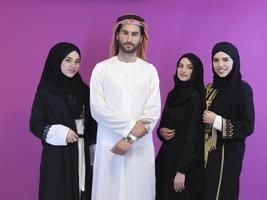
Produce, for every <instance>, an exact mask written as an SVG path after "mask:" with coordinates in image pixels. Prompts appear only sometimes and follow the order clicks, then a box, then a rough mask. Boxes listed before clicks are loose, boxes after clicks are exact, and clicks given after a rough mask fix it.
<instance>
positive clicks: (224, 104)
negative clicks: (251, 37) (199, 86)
mask: <svg viewBox="0 0 267 200" xmlns="http://www.w3.org/2000/svg"><path fill="white" fill-rule="evenodd" d="M218 52H224V53H226V54H227V55H229V56H230V57H231V59H232V60H233V67H232V70H231V71H230V73H229V74H228V75H227V76H226V77H224V78H220V77H219V76H218V75H217V74H216V72H215V71H214V69H213V67H212V71H213V84H212V86H213V87H214V88H216V89H218V93H217V95H216V97H215V99H214V100H213V102H212V104H211V106H210V108H209V109H210V110H212V111H213V112H215V113H216V114H218V115H222V116H224V117H227V116H228V114H229V113H232V112H235V110H232V109H233V108H232V107H231V105H232V104H233V101H234V98H233V97H234V94H235V93H236V92H237V90H238V88H239V86H240V84H241V82H242V80H241V78H242V76H241V73H240V58H239V53H238V50H237V48H236V47H235V46H234V45H233V44H231V43H229V42H219V43H217V44H216V45H215V46H214V47H213V49H212V57H211V59H212V60H213V57H214V55H215V54H216V53H218Z"/></svg>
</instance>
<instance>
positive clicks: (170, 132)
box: [159, 128, 175, 140]
mask: <svg viewBox="0 0 267 200" xmlns="http://www.w3.org/2000/svg"><path fill="white" fill-rule="evenodd" d="M159 133H160V135H161V136H162V137H163V138H164V139H165V140H170V139H172V138H173V137H174V136H175V129H168V128H161V129H159Z"/></svg>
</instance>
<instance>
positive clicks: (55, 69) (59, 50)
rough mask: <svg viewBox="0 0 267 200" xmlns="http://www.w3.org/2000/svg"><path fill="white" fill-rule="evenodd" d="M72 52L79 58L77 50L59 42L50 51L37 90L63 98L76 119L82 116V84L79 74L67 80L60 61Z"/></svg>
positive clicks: (72, 45)
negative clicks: (46, 91)
mask: <svg viewBox="0 0 267 200" xmlns="http://www.w3.org/2000/svg"><path fill="white" fill-rule="evenodd" d="M73 51H76V52H77V53H78V54H79V56H80V57H81V53H80V50H79V48H78V47H77V46H75V45H74V44H71V43H67V42H60V43H57V44H56V45H55V46H53V47H52V48H51V49H50V51H49V54H48V57H47V59H46V62H45V66H44V70H43V73H42V77H41V80H40V83H39V85H38V88H37V90H42V89H44V90H48V91H50V92H51V93H53V94H56V95H61V96H63V98H64V100H65V101H66V102H67V105H68V106H69V108H70V110H71V113H72V115H73V117H74V118H75V119H76V118H79V117H80V115H81V114H82V110H83V105H84V103H86V102H84V93H83V84H84V83H83V81H82V79H81V76H80V74H79V73H76V74H75V75H74V77H72V78H69V77H67V76H65V75H64V74H63V73H62V71H61V63H62V61H63V60H64V58H65V57H66V56H67V55H68V54H70V53H71V52H73Z"/></svg>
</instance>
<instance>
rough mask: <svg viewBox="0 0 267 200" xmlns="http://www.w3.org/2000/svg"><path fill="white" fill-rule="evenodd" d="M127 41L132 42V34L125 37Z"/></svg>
mask: <svg viewBox="0 0 267 200" xmlns="http://www.w3.org/2000/svg"><path fill="white" fill-rule="evenodd" d="M127 42H132V36H131V35H130V34H129V35H128V37H127Z"/></svg>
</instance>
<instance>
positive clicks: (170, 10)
mask: <svg viewBox="0 0 267 200" xmlns="http://www.w3.org/2000/svg"><path fill="white" fill-rule="evenodd" d="M266 10H267V3H264V1H260V0H258V1H257V0H255V1H250V2H249V3H247V2H246V1H244V0H235V1H233V0H225V1H219V0H218V1H217V0H210V1H209V0H203V1H195V2H194V1H190V0H179V1H178V0H176V1H171V0H135V1H130V0H113V1H112V0H110V1H109V0H102V1H101V0H95V1H94V0H90V1H89V0H88V1H86V0H80V1H79V0H76V1H75V2H74V1H73V2H72V1H69V0H65V1H55V0H54V1H51V0H48V1H45V2H44V1H37V0H36V1H23V3H21V2H19V1H6V2H5V1H1V2H0V27H1V31H0V36H1V37H0V44H1V48H0V56H1V73H0V81H1V84H0V91H2V95H1V104H0V112H1V115H0V121H1V133H0V134H1V136H0V142H1V143H0V154H1V158H0V185H1V186H0V194H1V199H5V200H17V199H23V200H24V199H27V200H36V199H37V195H38V178H39V177H38V173H39V163H40V152H41V143H40V141H39V140H37V139H36V138H35V137H33V135H31V134H30V131H29V127H28V121H29V116H30V110H31V104H32V101H33V97H34V93H35V90H36V86H37V84H38V81H39V79H40V75H41V72H42V69H43V66H44V62H45V58H46V56H47V54H48V51H49V49H50V47H51V46H52V45H53V44H55V43H56V42H59V41H69V42H73V43H75V44H77V45H78V46H79V47H80V48H81V51H82V68H81V74H82V76H83V78H84V80H85V81H86V82H87V83H88V82H89V78H90V74H91V71H92V68H93V67H94V65H95V64H96V63H97V62H99V61H101V60H103V59H106V58H107V56H108V48H109V43H110V39H111V29H112V25H113V23H114V20H115V18H116V17H117V16H119V15H122V14H126V13H136V14H139V15H141V16H143V17H144V18H145V19H146V20H147V22H148V25H149V31H150V46H149V50H148V58H149V61H150V62H152V63H153V64H154V65H156V67H157V69H158V72H159V76H160V80H161V94H162V102H163V103H164V102H165V98H166V94H167V92H168V91H169V90H170V88H172V87H173V82H172V75H173V73H174V70H175V64H176V60H177V58H178V57H179V56H180V55H181V54H183V53H185V52H188V51H191V52H195V53H196V54H197V55H199V56H200V58H201V59H202V60H203V63H204V65H205V82H206V83H207V82H209V81H210V80H211V62H210V60H211V58H210V54H211V48H212V46H213V45H214V44H215V43H216V42H218V41H222V40H227V41H230V42H233V43H234V44H235V45H236V46H237V47H238V49H239V51H240V56H241V70H242V74H243V78H244V79H245V80H247V81H248V82H249V83H250V84H251V86H252V87H253V90H254V102H255V107H256V126H255V131H254V134H253V135H252V136H250V137H249V138H248V139H247V146H246V154H245V159H244V165H243V171H242V175H241V191H240V199H241V200H250V199H257V200H260V199H262V200H265V199H267V193H266V191H265V187H266V185H267V180H266V178H267V173H266V169H267V159H266V158H267V154H266V153H267V145H266V140H267V135H266V132H267V129H266V125H264V123H266V122H265V119H266V117H264V115H266V110H267V107H266V102H267V98H266V92H267V90H266V82H265V81H266V78H265V77H266V73H267V69H266V62H265V59H266V53H265V51H266V48H264V47H265V46H266V41H267V36H266V35H267V26H266V19H267V13H266ZM264 44H265V45H264ZM154 141H155V146H156V150H158V148H159V146H160V143H159V141H158V140H157V138H156V137H155V138H154Z"/></svg>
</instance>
